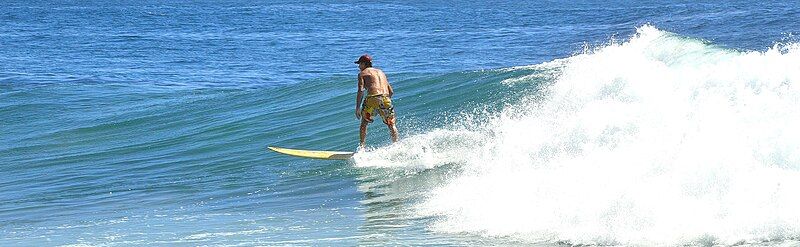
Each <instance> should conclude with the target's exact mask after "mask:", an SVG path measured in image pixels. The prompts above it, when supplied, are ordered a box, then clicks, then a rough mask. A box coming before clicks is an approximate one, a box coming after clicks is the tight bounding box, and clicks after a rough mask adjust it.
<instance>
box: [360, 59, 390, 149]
mask: <svg viewBox="0 0 800 247" xmlns="http://www.w3.org/2000/svg"><path fill="white" fill-rule="evenodd" d="M355 63H356V64H358V69H359V70H361V72H359V73H358V93H357V94H356V118H357V119H361V127H360V129H359V139H360V142H359V148H364V145H365V144H366V143H365V139H366V138H367V125H368V124H369V123H372V121H373V117H374V116H375V112H377V113H378V115H380V116H381V118H382V119H383V123H385V124H386V126H387V127H389V134H390V135H391V136H392V142H397V127H395V114H394V106H393V105H392V95H394V91H392V85H389V80H387V79H386V74H384V73H383V71H381V70H380V69H376V68H373V67H372V57H370V56H369V55H368V54H364V55H362V56H361V57H359V58H358V61H356V62H355ZM364 91H367V97H366V98H364V101H363V102H362V101H361V98H363V97H364Z"/></svg>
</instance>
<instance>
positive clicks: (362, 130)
mask: <svg viewBox="0 0 800 247" xmlns="http://www.w3.org/2000/svg"><path fill="white" fill-rule="evenodd" d="M367 124H369V122H367V120H366V119H365V118H363V117H362V118H361V127H359V133H358V138H359V144H358V146H359V147H360V148H364V146H366V144H367V143H366V139H367Z"/></svg>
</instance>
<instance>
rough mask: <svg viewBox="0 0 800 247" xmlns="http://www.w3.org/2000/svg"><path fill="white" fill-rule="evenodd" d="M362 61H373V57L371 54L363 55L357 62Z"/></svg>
mask: <svg viewBox="0 0 800 247" xmlns="http://www.w3.org/2000/svg"><path fill="white" fill-rule="evenodd" d="M362 62H372V57H370V56H369V54H364V55H361V57H359V58H358V61H356V62H355V63H362Z"/></svg>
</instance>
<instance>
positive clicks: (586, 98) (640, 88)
mask: <svg viewBox="0 0 800 247" xmlns="http://www.w3.org/2000/svg"><path fill="white" fill-rule="evenodd" d="M560 64H563V67H561V68H559V69H558V70H559V71H560V73H559V75H557V77H556V79H555V81H554V82H553V83H552V85H550V86H549V87H548V89H547V97H546V99H545V100H544V101H542V100H539V99H536V100H534V99H531V100H528V101H523V102H521V103H519V104H518V105H514V106H513V107H509V108H507V109H506V110H504V111H503V113H501V114H499V115H498V117H496V118H494V119H487V120H486V121H485V122H486V123H485V124H483V125H481V127H480V128H476V130H471V131H466V130H462V131H443V130H436V131H432V132H430V133H426V134H422V135H418V136H413V137H410V138H408V139H407V140H405V141H404V142H402V143H401V144H398V145H394V146H392V147H389V148H385V149H379V150H376V151H375V152H373V154H374V155H375V156H361V157H359V156H357V157H356V165H358V166H367V165H366V164H378V165H376V166H393V165H394V166H398V165H409V164H408V163H409V162H410V163H415V164H411V165H414V166H423V167H430V166H435V165H438V164H442V163H458V164H462V165H463V166H464V167H465V169H466V170H467V172H464V173H463V174H462V175H460V176H459V177H455V178H452V179H451V180H449V181H447V183H445V184H442V185H441V186H440V187H437V188H435V189H434V190H433V191H434V192H433V193H432V194H431V195H430V196H429V197H428V198H427V200H425V201H424V202H422V203H420V204H419V205H416V207H415V209H416V211H417V213H418V214H420V215H421V216H436V217H438V218H439V220H438V221H437V223H436V224H435V225H433V226H431V229H433V230H435V231H441V232H458V233H470V234H479V235H488V236H508V237H513V238H519V239H525V240H529V241H544V242H554V241H565V242H568V243H573V244H604V245H605V244H611V245H616V244H621V245H676V244H677V245H683V244H690V245H693V244H699V245H711V244H723V245H728V244H736V243H751V242H760V241H769V240H781V239H797V238H800V210H798V209H800V196H798V195H800V128H798V127H797V126H800V47H798V46H797V45H791V44H789V45H776V46H775V47H773V48H771V49H769V50H768V51H766V52H738V51H732V50H728V49H722V48H719V47H716V46H714V45H710V44H706V43H704V42H701V41H698V40H694V39H689V38H683V37H679V36H677V35H674V34H670V33H667V32H664V31H660V30H658V29H656V28H654V27H651V26H644V27H641V28H639V30H638V33H637V35H636V36H634V37H632V38H631V39H630V40H629V41H628V42H625V43H621V44H611V45H608V46H605V47H601V48H598V49H596V50H594V51H591V52H587V53H585V54H581V55H576V56H573V57H571V58H568V59H566V60H565V61H564V62H562V63H560ZM528 76H529V75H528ZM525 77H526V76H522V77H521V78H522V79H520V80H525V79H524V78H525ZM511 81H513V82H514V83H521V82H520V81H519V80H511ZM409 153H411V154H414V155H417V156H415V157H417V158H413V157H411V158H409V157H410V156H406V157H405V158H402V159H400V160H392V159H391V158H382V157H400V156H402V155H399V154H409ZM387 154H388V155H387ZM419 157H422V158H419ZM409 160H411V161H409ZM381 162H383V163H381ZM403 162H405V163H403Z"/></svg>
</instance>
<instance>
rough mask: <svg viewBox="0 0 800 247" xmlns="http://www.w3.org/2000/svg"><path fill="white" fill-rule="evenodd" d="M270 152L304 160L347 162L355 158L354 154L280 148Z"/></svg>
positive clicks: (270, 148)
mask: <svg viewBox="0 0 800 247" xmlns="http://www.w3.org/2000/svg"><path fill="white" fill-rule="evenodd" d="M267 148H269V150H272V151H275V152H278V153H282V154H286V155H291V156H296V157H303V158H312V159H323V160H346V159H350V157H353V154H354V153H353V152H339V151H316V150H300V149H289V148H279V147H267Z"/></svg>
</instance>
